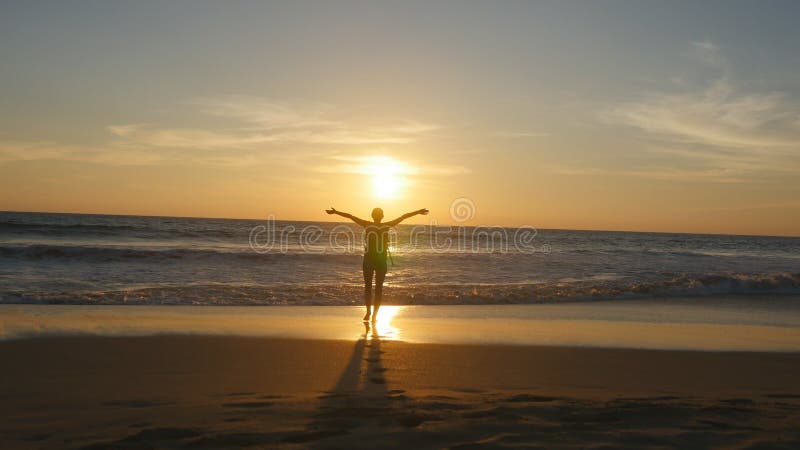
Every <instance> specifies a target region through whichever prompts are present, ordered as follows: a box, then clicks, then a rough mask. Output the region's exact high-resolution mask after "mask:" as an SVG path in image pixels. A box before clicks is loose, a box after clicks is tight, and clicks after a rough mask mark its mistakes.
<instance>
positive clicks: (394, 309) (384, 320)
mask: <svg viewBox="0 0 800 450" xmlns="http://www.w3.org/2000/svg"><path fill="white" fill-rule="evenodd" d="M403 309H404V308H403V307H402V306H381V308H380V310H379V311H378V318H377V320H376V321H375V324H374V326H373V327H372V328H371V330H370V338H372V337H377V338H381V339H387V340H398V339H400V330H399V329H398V328H397V327H394V326H392V319H394V317H395V316H396V315H397V313H399V312H400V311H402V310H403Z"/></svg>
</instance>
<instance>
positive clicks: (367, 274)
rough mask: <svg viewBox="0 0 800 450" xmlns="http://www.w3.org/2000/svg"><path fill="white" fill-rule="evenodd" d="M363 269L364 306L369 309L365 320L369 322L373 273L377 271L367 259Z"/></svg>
mask: <svg viewBox="0 0 800 450" xmlns="http://www.w3.org/2000/svg"><path fill="white" fill-rule="evenodd" d="M362 269H363V271H364V305H365V306H366V307H367V314H366V315H364V320H369V316H370V313H371V312H372V311H371V310H372V272H374V271H375V269H374V268H373V267H372V265H371V264H369V262H368V261H367V260H366V258H365V259H364V264H363V265H362Z"/></svg>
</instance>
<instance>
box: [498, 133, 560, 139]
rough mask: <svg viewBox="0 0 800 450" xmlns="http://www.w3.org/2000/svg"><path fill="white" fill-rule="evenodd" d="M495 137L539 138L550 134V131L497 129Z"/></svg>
mask: <svg viewBox="0 0 800 450" xmlns="http://www.w3.org/2000/svg"><path fill="white" fill-rule="evenodd" d="M494 136H495V137H500V138H511V139H514V138H523V139H524V138H540V137H547V136H550V133H545V132H542V131H498V132H496V133H494Z"/></svg>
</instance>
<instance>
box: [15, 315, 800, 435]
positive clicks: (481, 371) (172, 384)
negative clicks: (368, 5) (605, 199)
mask: <svg viewBox="0 0 800 450" xmlns="http://www.w3.org/2000/svg"><path fill="white" fill-rule="evenodd" d="M370 331H371V330H370ZM0 360H2V361H3V366H2V367H3V368H2V372H0V398H2V400H3V401H2V402H0V409H1V410H2V418H3V420H2V421H0V436H1V437H0V448H23V449H24V448H126V449H127V448H137V449H140V448H154V449H155V448H167V449H169V448H200V449H204V448H306V447H312V448H460V449H465V448H516V447H520V446H524V447H526V448H530V447H541V448H586V447H593V448H604V447H607V448H612V447H628V448H649V447H652V448H664V447H675V448H707V447H726V448H797V447H798V446H800V385H798V383H797V380H800V354H797V353H769V352H700V351H679V350H636V349H603V348H577V347H565V346H558V347H546V346H531V345H524V346H523V345H500V344H491V345H474V344H435V343H407V342H401V341H394V340H387V339H386V338H384V337H381V336H377V335H374V334H372V333H371V332H370V333H364V334H362V335H361V337H359V338H356V339H349V340H322V339H313V340H309V339H286V338H271V337H231V336H146V337H97V336H94V337H50V338H38V339H19V340H11V341H5V342H0Z"/></svg>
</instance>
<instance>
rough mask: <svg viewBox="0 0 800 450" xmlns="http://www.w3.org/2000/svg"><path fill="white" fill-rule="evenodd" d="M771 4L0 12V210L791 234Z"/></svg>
mask: <svg viewBox="0 0 800 450" xmlns="http://www.w3.org/2000/svg"><path fill="white" fill-rule="evenodd" d="M799 19H800V4H799V3H797V2H793V1H786V2H781V1H769V0H767V1H749V2H741V1H704V2H695V1H691V2H680V1H670V2H655V1H644V0H642V1H605V0H597V1H586V2H577V1H552V2H534V1H530V2H521V1H504V2H468V1H437V2H414V1H404V2H379V1H374V2H367V1H362V2H345V1H318V2H306V1H297V2H274V3H272V2H241V1H226V2H203V1H169V2H161V1H153V2H150V1H135V2H134V1H129V2H106V1H96V2H92V1H70V2H62V1H57V2H46V1H37V2H23V1H17V2H15V1H2V2H0V98H1V99H2V101H1V102H0V210H14V211H49V212H79V213H108V214H142V215H165V216H194V217H230V218H264V217H266V216H268V215H272V216H274V217H276V218H277V219H285V220H330V217H329V216H326V215H325V214H324V212H323V210H324V209H325V208H328V207H331V206H334V207H336V208H337V209H339V210H344V211H349V212H352V213H353V214H356V215H359V216H362V217H368V216H369V212H370V210H371V208H372V207H375V206H381V207H383V209H384V210H385V211H386V215H387V216H388V217H393V216H397V215H400V214H402V213H404V212H406V211H409V210H415V209H418V208H422V207H427V208H429V209H430V210H431V214H430V216H427V217H417V218H416V221H417V222H418V223H426V222H429V221H431V220H433V221H435V222H436V223H440V224H449V223H454V218H453V217H452V215H451V209H452V208H451V206H453V205H454V202H456V204H459V203H458V202H461V204H464V203H466V204H468V205H469V208H471V211H470V214H469V219H470V220H468V221H467V222H466V223H467V224H475V225H500V226H520V225H526V226H533V227H538V228H564V229H601V230H633V231H667V232H698V233H731V234H769V235H795V236H798V235H800V176H798V175H799V174H800V77H798V76H797V74H798V73H800V52H798V48H799V47H800V27H797V26H796V24H797V22H798V20H799Z"/></svg>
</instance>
